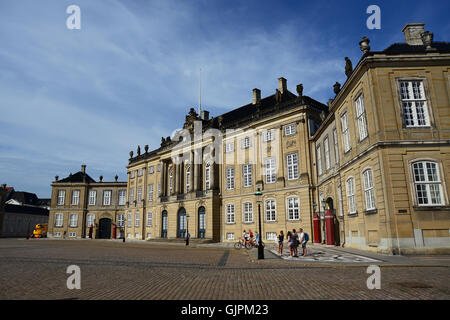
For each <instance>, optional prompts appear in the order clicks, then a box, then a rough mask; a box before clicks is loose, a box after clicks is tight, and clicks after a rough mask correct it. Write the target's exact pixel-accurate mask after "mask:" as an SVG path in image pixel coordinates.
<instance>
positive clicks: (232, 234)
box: [227, 232, 234, 240]
mask: <svg viewBox="0 0 450 320" xmlns="http://www.w3.org/2000/svg"><path fill="white" fill-rule="evenodd" d="M227 240H234V233H232V232H228V233H227Z"/></svg>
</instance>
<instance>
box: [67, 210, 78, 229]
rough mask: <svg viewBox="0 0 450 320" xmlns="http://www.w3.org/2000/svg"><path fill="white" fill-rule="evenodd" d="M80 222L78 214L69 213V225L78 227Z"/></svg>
mask: <svg viewBox="0 0 450 320" xmlns="http://www.w3.org/2000/svg"><path fill="white" fill-rule="evenodd" d="M77 224H78V214H76V213H72V214H70V215H69V227H72V228H74V227H76V226H77Z"/></svg>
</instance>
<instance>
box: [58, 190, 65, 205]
mask: <svg viewBox="0 0 450 320" xmlns="http://www.w3.org/2000/svg"><path fill="white" fill-rule="evenodd" d="M65 198H66V190H58V205H59V206H62V205H64V199H65Z"/></svg>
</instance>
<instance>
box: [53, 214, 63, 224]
mask: <svg viewBox="0 0 450 320" xmlns="http://www.w3.org/2000/svg"><path fill="white" fill-rule="evenodd" d="M63 217H64V216H63V214H62V213H57V214H55V227H62V226H63Z"/></svg>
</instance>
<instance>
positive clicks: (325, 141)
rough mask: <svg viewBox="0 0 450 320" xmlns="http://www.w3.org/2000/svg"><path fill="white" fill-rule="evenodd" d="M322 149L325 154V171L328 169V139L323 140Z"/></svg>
mask: <svg viewBox="0 0 450 320" xmlns="http://www.w3.org/2000/svg"><path fill="white" fill-rule="evenodd" d="M323 148H324V152H325V170H329V169H330V144H329V141H328V137H326V138H325V139H324V140H323Z"/></svg>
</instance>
